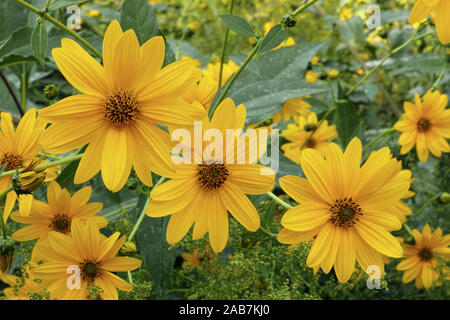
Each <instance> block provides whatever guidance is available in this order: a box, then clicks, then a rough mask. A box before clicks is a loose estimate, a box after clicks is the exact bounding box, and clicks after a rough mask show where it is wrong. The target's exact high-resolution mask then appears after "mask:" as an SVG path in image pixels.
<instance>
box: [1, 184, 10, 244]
mask: <svg viewBox="0 0 450 320" xmlns="http://www.w3.org/2000/svg"><path fill="white" fill-rule="evenodd" d="M12 190H13V187H12V186H11V187H9V188H8V189H6V190H5V191H3V192H2V193H1V194H0V203H1V204H2V205H1V206H0V208H1V211H0V212H1V213H2V215H1V217H0V220H1V224H2V234H3V239H6V226H5V223H6V221H4V217H3V211H4V208H5V204H4V203H3V198H5V196H6V195H7V194H8V192H10V191H12Z"/></svg>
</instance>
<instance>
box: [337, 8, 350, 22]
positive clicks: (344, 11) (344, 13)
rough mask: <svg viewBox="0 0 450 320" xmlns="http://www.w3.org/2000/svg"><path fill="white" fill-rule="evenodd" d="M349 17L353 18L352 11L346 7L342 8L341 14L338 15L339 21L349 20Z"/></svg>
mask: <svg viewBox="0 0 450 320" xmlns="http://www.w3.org/2000/svg"><path fill="white" fill-rule="evenodd" d="M351 17H353V13H352V9H351V8H348V7H344V8H342V10H341V12H340V13H339V20H341V21H344V20H347V19H350V18H351Z"/></svg>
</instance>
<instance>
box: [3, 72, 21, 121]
mask: <svg viewBox="0 0 450 320" xmlns="http://www.w3.org/2000/svg"><path fill="white" fill-rule="evenodd" d="M0 78H2V80H3V82H4V84H5V86H6V89H8V92H9V94H10V95H11V98H12V99H13V101H14V103H15V105H16V107H17V111H19V114H20V116H21V117H23V114H24V112H23V110H22V107H21V106H20V102H19V100H18V99H17V97H16V94H15V93H14V90H13V89H12V87H11V85H10V84H9V82H8V79H7V78H6V76H5V75H4V74H3V72H2V71H1V70H0Z"/></svg>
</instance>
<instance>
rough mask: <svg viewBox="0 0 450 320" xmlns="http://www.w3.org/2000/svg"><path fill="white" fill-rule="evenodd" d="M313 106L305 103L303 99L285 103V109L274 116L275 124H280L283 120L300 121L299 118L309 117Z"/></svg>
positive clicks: (290, 100)
mask: <svg viewBox="0 0 450 320" xmlns="http://www.w3.org/2000/svg"><path fill="white" fill-rule="evenodd" d="M309 108H311V105H310V104H309V103H308V102H306V101H304V100H303V99H302V98H294V99H289V100H287V101H285V102H284V103H283V107H282V108H281V110H280V111H279V112H277V113H275V114H274V115H273V116H272V119H273V121H274V122H280V120H281V118H283V120H284V121H288V120H289V119H291V118H293V119H294V120H295V121H298V117H299V116H305V117H306V116H307V115H308V114H309V113H310V112H311V111H309Z"/></svg>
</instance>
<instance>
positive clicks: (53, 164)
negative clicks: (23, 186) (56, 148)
mask: <svg viewBox="0 0 450 320" xmlns="http://www.w3.org/2000/svg"><path fill="white" fill-rule="evenodd" d="M82 157H83V153H81V154H76V155H74V156H70V157H66V158H63V159H61V160H57V161H52V162H49V163H44V164H41V165H39V166H36V167H35V168H34V169H33V170H34V171H41V170H45V169H47V168H51V167H56V166H59V165H61V164H66V163H69V162H72V161H76V160H80V159H81V158H82ZM23 169H24V168H20V169H16V170H9V171H5V172H3V173H1V174H0V178H3V177H8V176H12V175H14V174H15V173H16V172H17V171H19V172H22V171H23Z"/></svg>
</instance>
